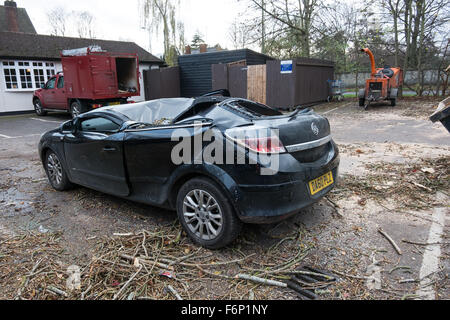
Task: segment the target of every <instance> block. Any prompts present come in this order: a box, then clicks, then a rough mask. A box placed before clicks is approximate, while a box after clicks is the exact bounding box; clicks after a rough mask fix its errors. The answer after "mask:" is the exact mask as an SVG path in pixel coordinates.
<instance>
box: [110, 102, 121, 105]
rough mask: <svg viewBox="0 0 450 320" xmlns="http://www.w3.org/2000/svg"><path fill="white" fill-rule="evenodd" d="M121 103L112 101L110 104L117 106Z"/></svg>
mask: <svg viewBox="0 0 450 320" xmlns="http://www.w3.org/2000/svg"><path fill="white" fill-rule="evenodd" d="M119 104H120V102H110V103H108V106H117V105H119Z"/></svg>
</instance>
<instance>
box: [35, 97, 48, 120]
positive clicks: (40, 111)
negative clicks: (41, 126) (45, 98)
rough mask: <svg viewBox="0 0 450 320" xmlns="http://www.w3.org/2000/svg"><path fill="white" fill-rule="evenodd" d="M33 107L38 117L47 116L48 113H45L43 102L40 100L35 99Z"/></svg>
mask: <svg viewBox="0 0 450 320" xmlns="http://www.w3.org/2000/svg"><path fill="white" fill-rule="evenodd" d="M33 105H34V111H35V112H36V114H37V115H38V116H40V117H43V116H46V115H47V111H44V109H43V108H42V103H41V100H39V99H38V98H36V99H34V100H33Z"/></svg>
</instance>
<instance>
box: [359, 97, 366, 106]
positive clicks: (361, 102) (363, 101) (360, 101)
mask: <svg viewBox="0 0 450 320" xmlns="http://www.w3.org/2000/svg"><path fill="white" fill-rule="evenodd" d="M365 102H366V99H364V98H359V106H360V107H364V103H365Z"/></svg>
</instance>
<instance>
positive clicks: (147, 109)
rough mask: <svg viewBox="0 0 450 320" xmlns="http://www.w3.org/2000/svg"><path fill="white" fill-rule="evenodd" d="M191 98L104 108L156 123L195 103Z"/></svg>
mask: <svg viewBox="0 0 450 320" xmlns="http://www.w3.org/2000/svg"><path fill="white" fill-rule="evenodd" d="M194 101H195V99H191V98H166V99H158V100H151V101H146V102H141V103H133V104H124V105H119V106H113V107H106V108H103V110H105V111H113V112H117V113H120V114H122V115H124V116H126V117H127V118H128V119H130V120H131V121H136V122H145V123H154V122H156V121H160V120H163V119H174V118H176V117H177V116H178V115H180V114H181V113H182V112H184V111H185V110H187V109H188V108H189V107H190V106H192V104H193V103H194Z"/></svg>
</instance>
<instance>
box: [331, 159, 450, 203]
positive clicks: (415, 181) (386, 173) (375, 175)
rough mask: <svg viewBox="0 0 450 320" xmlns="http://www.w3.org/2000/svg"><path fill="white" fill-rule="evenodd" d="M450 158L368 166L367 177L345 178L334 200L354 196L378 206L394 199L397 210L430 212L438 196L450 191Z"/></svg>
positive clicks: (333, 194) (337, 189)
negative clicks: (369, 200)
mask: <svg viewBox="0 0 450 320" xmlns="http://www.w3.org/2000/svg"><path fill="white" fill-rule="evenodd" d="M449 163H450V157H440V158H435V159H420V160H418V161H416V162H414V163H408V164H403V163H402V164H400V163H386V162H380V163H375V164H367V165H366V167H367V169H368V172H369V173H368V174H366V175H364V176H354V175H343V176H342V178H341V179H340V181H339V184H338V187H337V188H336V189H335V190H334V191H333V192H332V195H331V197H332V199H333V200H339V199H341V198H348V197H349V196H351V195H358V196H360V197H363V198H365V199H372V200H375V201H377V202H378V203H382V202H385V201H388V200H389V199H394V200H395V203H396V206H397V209H403V208H404V209H427V208H429V207H432V206H433V205H434V203H435V199H436V196H435V194H436V192H437V191H440V192H448V190H449V189H450V166H449Z"/></svg>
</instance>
